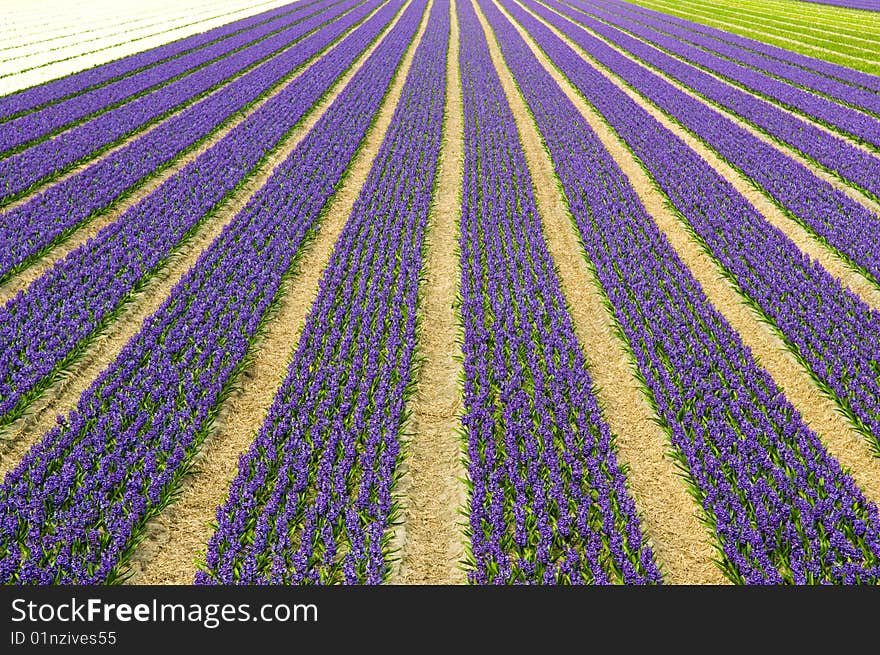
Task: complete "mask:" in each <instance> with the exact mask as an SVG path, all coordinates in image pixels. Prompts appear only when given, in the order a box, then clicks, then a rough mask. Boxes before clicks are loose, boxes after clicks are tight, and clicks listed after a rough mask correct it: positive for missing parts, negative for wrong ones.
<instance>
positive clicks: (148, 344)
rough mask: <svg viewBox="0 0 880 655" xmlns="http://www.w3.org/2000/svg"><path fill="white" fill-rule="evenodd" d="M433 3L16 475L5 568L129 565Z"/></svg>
mask: <svg viewBox="0 0 880 655" xmlns="http://www.w3.org/2000/svg"><path fill="white" fill-rule="evenodd" d="M423 9H424V2H421V3H414V4H411V5H410V6H409V7H408V8H407V9H406V10H405V11H404V13H403V14H402V16H401V18H400V20H399V21H398V22H397V24H396V25H395V26H394V27H393V28H392V29H391V31H390V32H389V33H388V35H387V37H386V38H385V39H383V41H382V42H381V43H380V44H379V46H378V47H377V49H376V50H375V51H374V52H373V54H372V55H371V56H370V57H369V59H368V60H367V61H366V62H365V64H364V66H363V67H362V68H361V69H360V70H359V71H358V73H357V74H356V75H355V76H354V78H353V79H352V81H351V83H350V84H349V85H348V86H347V87H346V89H345V90H344V91H343V93H342V94H341V95H340V96H339V98H338V99H337V100H336V101H334V103H333V105H332V106H331V107H330V109H329V110H328V112H327V113H326V114H325V115H324V116H322V117H321V119H320V120H319V121H318V123H317V124H316V125H315V127H314V128H313V129H312V130H311V131H310V132H309V134H308V136H307V137H306V138H305V140H304V141H303V142H302V143H301V144H300V145H299V146H298V147H297V148H296V149H295V150H294V151H293V152H292V153H291V155H290V156H289V157H287V158H286V159H285V161H284V162H283V163H282V164H281V165H280V166H279V167H278V168H277V169H276V171H275V172H274V173H273V174H272V176H271V177H270V179H269V181H268V182H267V183H266V185H264V186H263V187H262V188H261V189H260V190H259V191H258V192H257V193H256V194H255V196H254V197H253V198H252V199H251V200H250V201H249V202H248V204H247V206H246V207H245V208H244V209H243V210H242V211H241V212H239V213H238V214H237V215H236V217H235V218H234V219H233V221H232V223H230V224H229V225H228V226H227V227H226V228H225V229H224V231H223V233H222V234H221V236H220V237H218V238H217V239H216V240H215V241H214V243H213V244H212V245H211V246H210V247H209V248H208V249H207V250H206V251H205V252H204V253H202V255H201V256H200V257H199V260H198V262H197V263H196V265H195V266H194V267H193V268H192V269H190V271H189V272H188V273H187V275H186V276H185V277H184V278H183V279H182V280H181V281H180V282H179V283H178V284H177V285H175V288H174V289H173V290H172V292H171V294H170V295H169V297H168V298H167V299H166V301H165V302H164V303H163V305H162V307H161V308H160V309H159V311H157V312H156V313H155V314H153V315H152V316H151V317H150V318H149V319H147V320H146V321H145V323H144V326H143V328H142V329H141V331H140V332H139V333H138V334H137V335H136V336H135V337H133V338H132V339H131V341H129V343H128V344H126V346H125V347H124V349H123V351H122V352H121V353H120V355H119V357H118V358H117V359H116V360H115V361H114V362H113V364H112V365H111V366H110V367H108V368H107V369H106V370H105V371H104V372H102V373H101V375H100V376H99V377H98V379H97V380H96V381H95V382H94V383H93V384H92V386H91V387H90V388H89V389H88V390H87V391H86V393H84V394H83V395H82V397H81V398H80V401H79V403H78V405H77V408H76V410H74V411H73V412H71V413H70V414H69V415H68V416H67V417H66V418H64V417H62V418H60V420H59V425H58V426H56V427H55V428H53V429H52V430H50V431H49V432H48V433H47V434H46V435H45V436H44V438H43V440H42V441H41V442H40V443H38V444H37V445H35V446H34V447H33V448H32V449H31V450H30V451H28V453H27V454H26V455H25V457H24V458H23V459H22V461H21V463H20V464H19V465H18V466H17V467H16V468H15V469H14V470H13V471H11V472H10V473H9V474H8V475H7V476H6V479H5V480H4V482H3V484H2V485H0V581H2V582H7V583H8V582H12V583H19V584H31V583H38V584H49V583H56V584H57V583H83V584H93V583H101V582H113V581H115V580H117V579H118V577H119V576H120V574H121V573H123V572H124V571H123V570H124V563H125V561H126V557H127V555H128V553H129V552H130V550H131V548H132V547H133V546H135V545H136V544H137V543H138V541H139V540H140V539H141V538H142V535H143V530H144V526H145V522H146V521H147V520H148V519H149V518H150V516H152V515H154V514H156V513H157V512H158V511H160V510H161V508H162V507H163V506H164V505H165V504H167V502H168V500H169V498H170V495H171V494H172V493H173V492H174V490H175V488H176V487H177V485H178V483H179V480H180V477H181V476H182V475H183V474H184V473H185V472H186V470H187V468H188V467H189V465H190V463H191V462H192V458H193V457H194V455H195V453H196V451H197V450H198V448H199V446H200V444H201V441H202V440H203V439H204V436H205V434H206V431H207V429H208V428H209V426H210V421H211V418H212V416H213V414H214V412H216V409H217V404H218V402H220V401H221V400H222V398H223V396H224V395H225V393H226V392H227V391H228V389H229V384H228V383H229V382H230V381H231V379H232V378H233V376H234V375H235V373H236V372H237V369H238V368H239V367H240V366H241V365H242V363H243V361H244V357H245V355H246V353H247V349H248V345H249V343H250V342H251V341H252V340H253V338H254V336H255V335H256V333H257V330H258V329H259V327H260V324H261V322H262V319H263V317H264V316H265V314H266V311H267V310H268V308H269V307H270V306H271V304H272V303H273V300H274V299H275V297H276V295H277V292H278V289H279V286H280V284H281V282H282V280H283V278H284V276H285V275H286V274H287V273H288V272H289V271H290V270H291V266H292V263H293V261H294V258H295V257H296V254H297V252H298V251H299V249H300V247H301V245H302V244H303V242H304V240H305V239H306V238H308V236H309V234H310V233H311V232H312V230H313V226H314V224H315V222H316V221H317V220H318V218H319V216H320V214H321V212H322V210H323V208H324V207H325V206H326V203H327V201H328V200H329V198H330V197H331V196H332V195H333V193H334V191H335V189H336V186H337V185H338V183H339V180H340V178H341V176H342V174H343V172H344V170H345V169H346V168H347V167H348V165H349V162H350V160H351V158H352V156H353V155H354V153H355V151H356V149H357V146H358V144H359V143H360V142H361V140H362V139H363V137H364V134H365V132H366V130H367V128H368V126H369V124H370V122H371V121H372V119H373V117H374V116H375V114H376V112H377V111H378V107H379V104H380V102H381V100H382V98H383V97H384V95H385V91H386V90H387V88H388V85H389V84H390V81H391V76H392V74H393V72H394V70H395V69H396V67H397V64H398V62H399V61H400V59H401V57H402V56H403V53H404V51H405V50H406V48H407V46H408V45H409V43H410V42H411V40H412V38H413V36H414V34H415V31H416V28H417V27H418V24H419V21H420V19H421V16H422V13H423ZM393 11H394V8H392V9H391V13H393ZM388 17H389V16H388V14H386V21H387V19H388ZM328 56H330V57H332V56H334V55H333V54H331V55H328ZM121 565H123V566H121Z"/></svg>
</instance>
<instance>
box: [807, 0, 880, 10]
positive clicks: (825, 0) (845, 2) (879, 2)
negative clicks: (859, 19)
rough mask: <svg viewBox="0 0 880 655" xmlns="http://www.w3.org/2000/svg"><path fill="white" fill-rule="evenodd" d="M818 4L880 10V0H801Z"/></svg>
mask: <svg viewBox="0 0 880 655" xmlns="http://www.w3.org/2000/svg"><path fill="white" fill-rule="evenodd" d="M800 1H801V2H810V3H813V4H817V5H833V6H835V7H846V8H848V9H864V10H865V11H880V0H800Z"/></svg>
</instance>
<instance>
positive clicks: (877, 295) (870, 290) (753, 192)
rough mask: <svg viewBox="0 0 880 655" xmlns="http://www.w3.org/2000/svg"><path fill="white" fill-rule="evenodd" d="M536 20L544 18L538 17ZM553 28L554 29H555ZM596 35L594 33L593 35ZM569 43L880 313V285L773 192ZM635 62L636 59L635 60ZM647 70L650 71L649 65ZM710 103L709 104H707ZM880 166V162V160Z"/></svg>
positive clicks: (864, 201) (861, 198)
mask: <svg viewBox="0 0 880 655" xmlns="http://www.w3.org/2000/svg"><path fill="white" fill-rule="evenodd" d="M536 18H540V17H538V16H536ZM551 29H552V28H551ZM554 32H555V33H556V34H557V36H560V37H561V38H565V37H564V35H562V33H561V32H559V31H558V30H555V29H554ZM591 34H592V32H591ZM593 36H595V37H597V38H600V39H601V38H602V37H601V36H599V35H598V34H593ZM565 40H566V43H568V44H569V45H570V46H571V47H572V48H574V49H575V50H576V51H577V52H579V53H581V54H582V55H583V56H584V58H585V59H587V60H588V61H589V62H590V64H591V65H592V66H593V67H594V68H596V69H597V70H599V71H600V72H602V73H603V74H604V75H605V76H606V77H607V78H608V79H609V80H611V81H612V82H614V84H615V85H616V86H617V87H618V88H619V89H621V90H622V91H623V92H624V93H626V94H627V96H629V97H630V98H631V99H633V100H634V101H635V102H637V103H639V104H640V105H641V106H642V107H643V108H644V109H645V110H646V111H647V112H648V113H649V114H650V115H651V116H652V117H653V118H655V119H656V120H657V121H658V122H660V123H661V124H662V125H663V126H664V127H666V128H667V129H668V130H670V131H671V132H673V133H674V134H675V135H676V136H677V137H679V138H680V139H681V140H682V141H684V142H685V143H686V144H687V145H688V146H689V147H690V148H691V149H692V150H694V151H695V152H697V153H698V154H699V155H700V156H701V157H702V158H703V159H705V160H706V161H707V162H709V163H710V164H711V165H712V167H713V168H714V169H715V170H716V171H718V173H719V174H720V175H721V176H722V177H724V179H725V180H726V181H727V182H729V183H730V184H731V185H732V186H733V187H734V188H735V189H736V190H737V192H738V193H740V194H741V195H742V196H743V197H745V198H746V199H747V200H748V201H749V203H750V204H752V206H754V207H755V208H756V209H757V210H758V211H759V212H760V213H761V214H762V215H763V216H764V217H765V218H766V219H767V221H768V222H769V223H770V224H771V225H773V226H774V227H776V228H777V229H779V230H780V231H781V232H783V233H784V234H785V235H786V236H787V237H788V238H789V239H791V241H792V242H793V243H794V244H795V245H796V246H797V247H798V248H800V249H801V250H802V251H803V252H805V253H806V254H808V255H809V256H810V257H811V258H813V259H816V260H818V261H819V263H820V264H821V265H822V267H823V268H825V270H827V271H828V272H829V273H831V274H832V275H833V276H834V277H836V278H838V279H839V280H841V281H842V282H843V283H844V284H845V285H846V286H847V287H848V288H849V289H851V290H852V291H853V292H855V293H856V294H857V295H858V296H859V297H860V298H861V299H862V300H863V301H864V302H865V303H867V304H868V305H869V306H871V307H873V308H874V309H878V310H880V286H878V285H877V284H875V283H874V282H872V281H871V280H869V279H868V278H867V277H865V276H864V275H863V274H862V273H860V272H858V271H857V270H855V268H854V267H853V266H852V265H851V264H850V263H849V262H847V261H846V260H845V259H844V258H843V257H841V256H840V255H839V254H838V253H836V252H835V251H834V250H833V249H832V248H830V247H829V246H827V245H826V244H824V243H823V242H822V241H821V240H820V239H818V238H817V237H816V236H814V235H813V234H811V233H810V232H809V231H808V230H807V229H806V228H804V227H803V226H801V225H800V224H799V223H798V222H797V221H794V220H792V219H791V218H789V217H788V216H787V215H786V214H785V213H784V212H783V211H782V210H781V209H780V208H779V206H778V205H777V204H776V202H775V201H774V200H773V198H772V196H770V194H769V193H766V192H764V191H761V190H758V189H757V188H756V187H755V184H754V182H752V181H751V180H749V179H748V178H747V177H746V176H745V175H742V174H741V173H739V172H738V171H737V170H736V169H735V168H733V166H731V165H730V164H728V163H727V162H726V161H725V160H724V159H722V158H721V157H720V156H719V155H718V154H716V152H715V151H714V150H712V149H710V148H709V147H707V146H706V145H704V144H703V143H702V142H701V141H700V140H699V139H697V138H696V137H695V136H693V135H692V134H691V133H690V132H688V131H687V130H686V129H685V128H683V127H682V126H681V125H680V124H679V123H678V122H677V121H675V119H672V118H670V117H669V116H667V115H666V114H665V113H663V112H662V111H661V110H659V109H657V108H656V107H655V106H654V105H652V104H651V103H650V102H649V101H648V100H647V99H646V98H644V97H643V96H642V95H640V94H638V93H636V92H635V91H633V90H632V89H630V88H629V87H628V86H626V83H625V82H624V81H623V80H622V79H621V78H619V77H618V76H617V75H615V74H614V73H612V72H611V71H609V70H608V69H607V68H605V67H604V66H603V65H601V64H600V63H598V62H597V61H596V60H595V59H593V58H592V57H590V56H589V54H588V53H585V52H584V51H583V50H582V49H581V48H579V47H578V46H577V44H575V43H574V42H573V41H570V40H568V39H565ZM602 40H603V41H604V42H605V43H607V44H608V45H609V46H611V47H614V48H615V49H617V50H618V52H620V53H621V54H624V55H626V54H627V53H626V52H625V51H623V50H621V49H619V48H616V46H615V45H614V44H613V43H612V42H610V41H607V40H605V39H602ZM634 61H635V60H634ZM643 67H645V68H647V66H644V65H643ZM661 76H662V77H663V78H664V79H665V80H666V81H667V82H669V83H670V84H672V85H673V86H675V87H676V88H677V89H678V90H680V91H681V92H682V93H686V94H687V95H689V96H690V97H692V98H694V99H695V100H698V101H701V102H703V101H702V100H700V98H699V96H697V95H696V94H694V93H693V92H691V91H690V90H689V89H687V88H686V87H684V86H682V85H680V84H678V83H676V82H675V81H674V80H672V79H671V78H668V77H666V76H665V75H662V74H661ZM704 104H708V103H704ZM724 114H725V115H726V116H728V118H731V119H733V120H734V122H736V123H737V124H738V125H739V126H740V127H742V128H743V129H746V130H748V131H749V132H750V133H752V134H754V135H755V136H757V137H758V138H761V139H762V140H764V141H765V142H766V143H769V144H770V145H772V146H774V147H776V148H777V149H778V150H780V151H781V152H784V153H785V154H786V155H790V154H791V153H790V152H789V151H788V149H786V148H781V147H780V146H778V144H776V143H775V142H773V141H772V140H770V139H769V137H766V136H764V135H763V134H761V133H759V132H758V131H757V130H756V129H755V128H752V127H751V126H749V125H748V124H747V123H745V122H744V121H742V120H741V119H738V118H737V117H736V116H734V115H730V114H728V113H727V112H724ZM801 163H803V164H804V165H805V166H807V167H808V168H810V170H811V171H812V172H816V173H818V172H819V171H818V170H817V167H815V166H813V165H812V164H810V163H809V162H807V161H806V160H804V159H802V160H801ZM878 166H880V160H878ZM825 177H827V178H830V180H829V181H831V180H833V182H832V183H833V184H835V186H837V188H842V189H848V190H849V191H851V192H852V194H851V197H854V199H856V200H857V201H859V202H860V203H861V204H862V205H863V206H864V207H865V208H867V209H869V210H871V211H874V212H875V213H880V211H878V210H880V204H878V203H876V202H874V201H871V200H869V199H868V198H866V197H865V196H863V195H862V194H859V193H858V192H855V191H853V190H852V189H851V188H850V187H848V186H846V185H844V184H842V183H840V182H839V181H838V180H836V179H835V178H833V177H831V176H825Z"/></svg>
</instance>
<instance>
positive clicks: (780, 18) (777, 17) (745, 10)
mask: <svg viewBox="0 0 880 655" xmlns="http://www.w3.org/2000/svg"><path fill="white" fill-rule="evenodd" d="M698 6H699V5H698ZM767 10H771V8H770V7H768V6H767V5H763V6H761V5H758V6H755V5H751V6H746V5H739V6H738V7H737V13H738V14H739V16H740V17H742V18H748V19H749V21H750V22H752V23H753V24H758V25H766V26H767V27H770V28H773V29H776V30H781V31H785V32H787V33H789V34H802V35H803V36H805V37H807V38H811V39H819V40H821V41H828V42H831V43H832V44H837V43H839V42H840V38H841V36H845V38H846V40H847V45H849V46H852V47H853V48H858V49H859V50H864V51H866V52H868V53H870V52H872V51H873V50H875V49H876V45H877V41H876V40H875V39H874V38H872V36H871V35H870V34H868V35H867V36H864V35H861V36H860V35H856V34H852V33H846V34H845V35H844V34H841V32H838V31H836V30H835V28H836V26H835V25H829V24H827V23H823V22H822V21H819V20H816V17H815V16H812V15H809V14H793V13H792V14H789V15H784V14H781V13H779V12H778V11H777V12H775V13H763V12H764V11H767ZM679 11H683V10H682V9H681V8H679ZM788 11H790V9H789V10H788ZM721 15H722V16H723V14H721ZM786 18H793V19H804V20H808V21H810V22H811V24H810V25H804V24H803V23H798V22H791V21H788V20H785V19H786ZM715 19H716V20H720V19H719V18H717V17H716V18H715ZM851 25H852V24H851V23H850V24H849V26H851ZM842 27H843V26H842ZM856 41H861V42H863V43H864V45H862V44H859V43H856Z"/></svg>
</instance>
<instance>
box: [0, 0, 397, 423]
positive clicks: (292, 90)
mask: <svg viewBox="0 0 880 655" xmlns="http://www.w3.org/2000/svg"><path fill="white" fill-rule="evenodd" d="M377 4H381V0H371V2H368V3H367V4H364V5H362V6H360V7H359V8H357V9H355V10H354V11H352V12H350V13H348V14H346V15H345V16H344V17H342V18H340V19H338V20H337V21H335V22H333V23H332V24H331V26H330V27H329V28H328V30H327V31H322V32H319V33H318V34H316V35H315V36H314V37H312V38H314V39H315V40H316V42H319V43H322V45H321V48H323V47H324V46H325V45H326V44H327V43H329V42H330V41H332V40H333V39H334V38H335V37H336V36H338V35H339V34H340V33H341V32H343V31H344V30H345V29H346V28H347V27H350V26H352V25H355V24H357V23H358V22H359V21H361V20H363V18H364V17H365V16H366V15H367V14H369V13H370V12H371V11H373V10H374V9H375V7H376V5H377ZM399 6H400V4H399V1H398V2H395V3H393V5H386V6H385V7H383V8H382V9H380V10H379V12H378V13H377V14H376V15H375V16H374V17H373V18H371V19H370V20H369V21H367V22H366V23H364V25H363V26H361V27H360V28H359V29H357V30H355V31H354V32H353V33H352V34H351V35H349V36H348V37H347V38H346V39H345V40H343V41H342V42H341V43H340V44H339V45H338V46H337V47H336V48H334V50H333V52H332V53H331V55H330V56H326V57H323V58H321V59H320V60H318V61H317V62H316V63H315V65H314V66H311V67H309V69H308V70H306V71H305V72H304V73H303V74H302V75H301V76H299V77H298V78H296V79H295V80H294V81H293V82H291V83H290V84H289V85H288V86H286V87H285V88H284V89H283V90H282V91H281V92H279V93H278V94H277V95H275V96H274V97H273V98H272V99H271V100H270V101H269V102H267V103H266V104H264V105H263V106H262V107H260V109H259V110H257V111H256V112H254V113H253V114H251V115H250V116H249V117H248V118H247V119H246V120H245V121H244V122H242V123H240V124H239V125H237V126H236V127H235V129H233V130H231V131H230V132H229V134H227V135H226V136H225V137H224V138H223V139H221V140H220V141H218V142H217V143H216V144H214V145H213V146H212V147H211V148H209V149H208V150H207V151H205V152H204V153H202V154H201V155H200V156H199V157H198V158H197V159H195V160H194V161H192V162H190V163H189V164H188V165H187V166H185V167H184V168H183V169H182V170H181V171H180V172H179V173H177V174H175V175H174V176H172V177H171V178H169V179H168V180H166V181H165V182H164V183H163V184H162V185H161V186H159V187H158V188H157V189H156V190H155V191H154V192H153V193H152V194H150V195H149V196H148V197H146V198H144V199H143V200H142V201H141V202H139V203H137V204H136V205H134V206H132V207H131V208H130V209H128V210H127V211H126V212H125V213H124V214H123V215H122V216H120V217H119V220H117V221H116V222H114V223H112V224H111V225H108V226H107V227H106V228H104V229H103V230H101V231H100V232H99V233H98V234H97V235H96V236H95V238H93V239H90V240H89V241H87V242H86V243H85V244H83V245H82V246H80V247H79V248H77V249H75V250H73V251H72V252H71V253H70V254H69V255H68V256H67V257H65V258H64V259H62V260H61V261H59V262H57V263H56V264H55V266H53V267H52V268H51V269H50V270H49V271H47V272H46V273H45V274H44V275H42V276H41V277H40V278H38V279H37V280H35V281H34V282H33V283H32V284H31V285H30V287H28V289H27V290H24V291H21V292H20V293H19V294H18V295H17V296H16V297H14V298H13V299H11V300H10V301H9V302H8V303H7V304H6V305H5V306H4V307H3V308H2V309H0V425H2V424H3V423H8V422H9V421H10V420H12V419H13V418H14V417H15V416H16V415H18V414H20V412H21V411H22V410H23V408H24V406H25V405H26V404H27V403H28V402H29V401H30V400H32V399H33V398H34V397H35V396H36V395H38V394H39V393H40V392H41V391H42V389H43V388H45V386H46V385H47V384H49V382H50V381H51V379H52V376H53V375H55V373H56V372H57V371H58V370H59V369H60V368H61V367H62V366H63V365H64V363H65V362H66V361H68V360H69V359H70V358H72V357H74V356H75V355H76V353H77V352H78V351H79V349H81V348H82V347H83V343H84V341H85V340H86V339H88V338H89V337H91V336H92V335H93V334H94V333H95V331H96V330H98V329H99V328H100V327H101V326H102V325H103V324H104V323H105V322H106V321H107V320H108V319H109V318H110V317H111V316H112V314H113V312H114V311H116V310H117V309H118V308H119V307H120V306H121V304H122V303H123V302H124V301H125V300H126V299H127V298H128V297H130V295H131V293H132V292H133V291H134V290H136V289H137V288H139V287H140V286H141V285H142V284H143V283H144V282H145V281H146V280H147V279H148V278H149V276H150V275H151V274H152V273H154V272H155V271H156V270H157V269H158V268H159V267H160V266H161V265H162V264H163V262H164V261H165V260H166V259H167V257H168V255H169V253H170V252H171V251H172V250H173V249H174V248H175V247H176V246H177V245H178V244H179V243H180V242H181V241H182V240H183V239H185V238H186V237H187V236H188V235H189V234H190V233H191V232H192V231H193V230H194V229H195V228H196V226H197V225H198V224H199V223H200V222H201V221H202V220H203V219H204V218H205V216H207V215H208V214H209V213H210V212H211V211H212V210H213V209H215V208H216V207H217V206H218V205H219V204H220V202H222V201H223V199H224V198H226V197H227V196H228V195H229V194H230V193H232V192H233V191H234V190H235V189H236V188H237V187H238V186H239V185H240V184H241V183H242V181H243V180H244V179H245V178H246V177H247V175H248V174H249V173H250V172H251V171H252V170H253V169H254V168H255V167H256V166H257V165H258V164H259V163H260V162H261V161H262V160H263V158H264V157H265V156H266V154H267V152H269V151H270V150H271V149H272V147H273V146H275V145H276V144H278V142H279V141H280V140H281V139H282V138H283V137H284V136H285V135H287V134H288V133H289V132H290V131H291V130H292V129H293V128H294V127H295V126H296V124H297V123H298V122H299V120H300V119H301V118H302V117H303V115H304V114H305V113H306V111H308V110H309V109H310V108H311V107H312V106H313V105H314V104H315V102H317V100H318V99H319V98H320V97H321V96H322V95H323V94H324V93H326V91H327V89H328V88H329V87H330V85H331V84H333V82H334V81H335V80H336V79H338V77H339V76H340V75H342V74H343V73H344V72H345V71H346V70H347V69H348V68H349V67H350V66H351V65H352V64H353V63H354V61H355V59H356V58H357V57H358V56H359V55H360V54H361V53H362V52H363V51H364V50H365V49H366V48H367V47H368V46H369V44H370V43H371V42H372V41H373V40H375V38H376V36H377V35H378V33H379V31H380V30H381V29H382V27H383V26H384V25H386V24H387V23H388V21H389V20H390V16H391V15H393V14H394V13H395V11H396V10H397V9H398V8H399ZM337 30H338V31H337ZM325 39H326V40H325Z"/></svg>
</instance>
